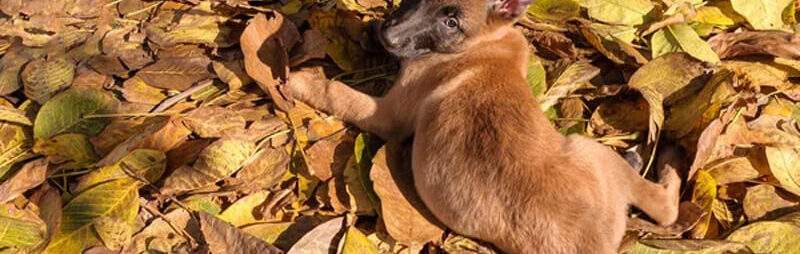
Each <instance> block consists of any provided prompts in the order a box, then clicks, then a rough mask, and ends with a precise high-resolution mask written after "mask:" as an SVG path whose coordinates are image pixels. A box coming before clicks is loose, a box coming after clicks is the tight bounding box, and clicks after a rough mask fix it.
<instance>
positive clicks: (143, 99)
mask: <svg viewBox="0 0 800 254" xmlns="http://www.w3.org/2000/svg"><path fill="white" fill-rule="evenodd" d="M121 92H122V97H124V98H125V100H127V101H129V102H134V103H145V104H151V105H156V104H159V103H161V102H162V101H164V100H165V99H167V95H166V94H164V90H163V89H159V88H156V87H152V86H150V85H148V84H147V83H146V82H144V80H142V78H141V77H138V76H134V77H132V78H129V79H128V80H125V82H123V83H122V90H121Z"/></svg>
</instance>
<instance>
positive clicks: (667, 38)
mask: <svg viewBox="0 0 800 254" xmlns="http://www.w3.org/2000/svg"><path fill="white" fill-rule="evenodd" d="M651 42H652V44H653V58H656V57H659V56H661V55H664V54H667V53H670V52H686V53H688V54H689V55H691V56H692V57H694V58H697V59H699V60H702V61H705V62H709V63H718V62H719V61H720V60H719V56H717V53H715V52H714V50H712V49H711V46H709V45H708V43H706V42H705V41H704V40H703V39H701V38H700V36H699V35H698V34H697V32H695V31H694V30H693V29H692V28H691V27H690V26H689V25H686V24H673V25H668V26H667V27H666V28H664V29H662V30H660V31H659V32H656V34H654V35H653V38H652V40H651Z"/></svg>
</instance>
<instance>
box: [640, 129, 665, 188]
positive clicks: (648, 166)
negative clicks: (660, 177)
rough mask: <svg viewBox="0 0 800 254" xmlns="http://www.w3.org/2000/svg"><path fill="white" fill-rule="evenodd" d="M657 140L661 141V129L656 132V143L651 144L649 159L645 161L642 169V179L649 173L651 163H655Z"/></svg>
mask: <svg viewBox="0 0 800 254" xmlns="http://www.w3.org/2000/svg"><path fill="white" fill-rule="evenodd" d="M659 140H661V129H659V130H658V131H656V142H655V143H654V144H653V152H651V153H650V159H649V160H648V161H647V166H645V168H644V174H642V177H647V173H648V172H650V167H652V166H653V161H655V158H656V152H657V151H658V141H659Z"/></svg>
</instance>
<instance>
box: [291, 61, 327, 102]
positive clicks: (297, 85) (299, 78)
mask: <svg viewBox="0 0 800 254" xmlns="http://www.w3.org/2000/svg"><path fill="white" fill-rule="evenodd" d="M327 83H328V80H327V79H325V74H323V73H322V72H321V70H319V69H301V70H299V71H296V72H292V73H290V74H289V81H288V82H287V84H286V87H284V88H283V89H282V90H283V93H284V96H286V97H287V98H288V99H290V100H291V99H296V100H300V101H303V102H308V101H309V100H311V99H312V98H313V97H314V94H315V92H318V91H324V89H325V84H327Z"/></svg>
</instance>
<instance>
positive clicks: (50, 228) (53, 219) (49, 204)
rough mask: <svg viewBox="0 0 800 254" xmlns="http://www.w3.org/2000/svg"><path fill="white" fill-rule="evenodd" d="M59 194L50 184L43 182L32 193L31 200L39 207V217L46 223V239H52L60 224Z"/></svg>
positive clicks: (60, 206) (60, 207) (60, 202)
mask: <svg viewBox="0 0 800 254" xmlns="http://www.w3.org/2000/svg"><path fill="white" fill-rule="evenodd" d="M61 200H62V199H61V194H59V193H58V190H56V189H55V188H53V187H50V184H44V185H42V187H41V188H39V189H38V190H37V191H36V193H34V195H32V196H31V202H34V203H36V205H37V206H38V207H39V218H42V220H43V221H44V223H45V224H46V225H47V241H50V239H53V237H54V236H55V234H56V231H58V227H59V226H60V225H61V210H62V205H61V204H62V201H61Z"/></svg>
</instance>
